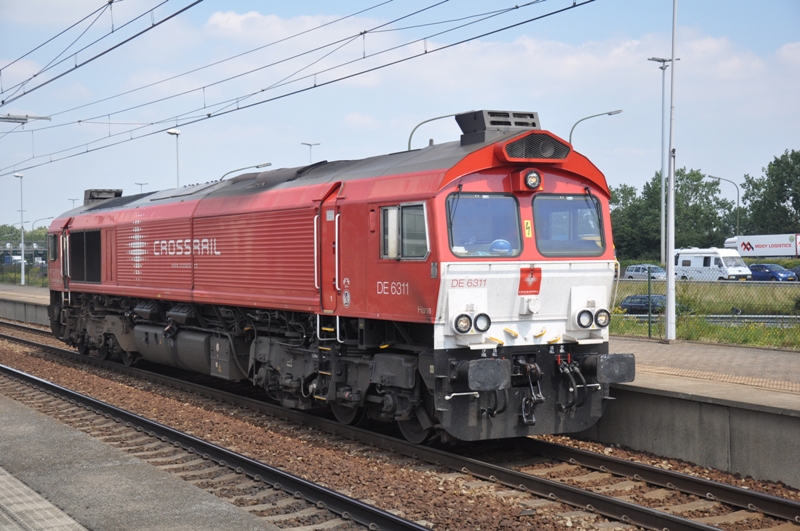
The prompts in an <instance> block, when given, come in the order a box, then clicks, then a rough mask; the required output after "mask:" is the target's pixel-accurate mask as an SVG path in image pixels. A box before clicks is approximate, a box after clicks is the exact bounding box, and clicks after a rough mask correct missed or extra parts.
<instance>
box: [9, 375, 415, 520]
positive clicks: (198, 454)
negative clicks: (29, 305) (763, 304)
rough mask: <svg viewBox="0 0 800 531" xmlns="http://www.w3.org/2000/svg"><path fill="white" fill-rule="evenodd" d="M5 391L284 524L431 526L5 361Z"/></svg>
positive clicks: (238, 504) (92, 434)
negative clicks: (423, 524)
mask: <svg viewBox="0 0 800 531" xmlns="http://www.w3.org/2000/svg"><path fill="white" fill-rule="evenodd" d="M0 374H2V375H4V376H5V377H6V378H0V391H2V392H3V394H5V395H7V396H9V397H11V398H13V399H15V400H17V401H19V402H22V403H24V404H27V405H30V406H32V407H34V408H35V409H37V410H39V411H41V412H43V413H45V414H48V415H50V416H53V417H55V418H57V419H59V420H61V421H62V422H64V423H66V424H68V425H70V426H72V427H73V428H76V429H79V430H81V431H84V432H86V433H88V434H89V435H91V436H93V437H96V438H99V439H102V440H104V441H105V442H106V443H108V444H110V445H112V446H115V447H117V448H119V449H121V450H123V451H125V452H128V453H130V454H132V455H134V456H135V457H138V458H139V459H142V460H145V461H148V462H149V463H150V464H152V465H154V466H156V467H158V468H160V469H161V470H164V471H167V472H170V473H172V474H176V475H178V476H179V477H180V478H181V479H183V480H184V481H187V482H189V483H192V484H194V485H195V486H197V487H199V488H201V489H203V490H206V491H208V492H210V493H212V494H214V495H217V496H220V497H223V498H226V499H228V500H229V501H230V502H231V503H232V504H234V505H236V506H238V507H240V508H242V509H243V510H246V511H248V512H250V513H252V514H254V515H256V516H259V517H261V518H262V519H264V520H265V521H267V522H269V523H271V524H273V525H275V526H276V527H278V528H280V529H287V530H289V529H291V530H297V531H299V530H301V529H302V530H304V531H309V530H311V529H333V528H336V529H339V530H341V531H350V530H360V529H370V530H378V529H380V530H396V531H422V530H424V529H426V528H425V527H422V526H420V525H419V524H416V523H414V522H409V521H407V520H404V519H402V518H399V517H397V516H395V515H393V514H390V513H387V512H385V511H381V510H380V509H377V508H375V507H372V506H371V505H368V504H366V503H363V502H361V501H358V500H354V499H351V498H348V497H347V496H344V495H342V494H339V493H338V492H335V491H333V490H330V489H327V488H325V487H322V486H320V485H318V484H315V483H312V482H310V481H306V480H304V479H301V478H298V477H295V476H292V475H291V474H287V473H286V472H283V471H281V470H279V469H277V468H274V467H270V466H267V465H265V464H263V463H260V462H258V461H254V460H252V459H249V458H247V457H245V456H242V455H239V454H236V453H234V452H231V451H229V450H227V449H225V448H222V447H220V446H217V445H214V444H211V443H209V442H206V441H203V440H201V439H198V438H196V437H193V436H191V435H189V434H187V433H183V432H180V431H177V430H174V429H172V428H169V427H167V426H164V425H161V424H158V423H156V422H153V421H151V420H149V419H146V418H144V417H141V416H138V415H134V414H132V413H130V412H127V411H124V410H122V409H119V408H116V407H114V406H111V405H109V404H106V403H104V402H100V401H98V400H94V399H93V398H90V397H87V396H84V395H81V394H79V393H75V392H73V391H70V390H68V389H65V388H63V387H60V386H57V385H54V384H52V383H50V382H47V381H45V380H41V379H39V378H36V377H34V376H31V375H29V374H25V373H23V372H20V371H16V370H15V369H12V368H10V367H5V366H2V365H0Z"/></svg>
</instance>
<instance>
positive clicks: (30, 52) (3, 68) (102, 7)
mask: <svg viewBox="0 0 800 531" xmlns="http://www.w3.org/2000/svg"><path fill="white" fill-rule="evenodd" d="M112 1H113V0H112ZM108 4H109V3H108V2H106V3H105V4H103V5H102V6H100V7H98V8H97V9H95V10H94V11H92V12H91V13H89V14H88V15H86V16H85V17H83V18H82V19H80V20H79V21H78V22H76V23H74V24H73V25H71V26H70V27H68V28H67V29H65V30H62V31H61V32H59V33H57V34H56V35H54V36H52V37H50V38H49V39H47V40H46V41H44V42H43V43H42V44H40V45H38V46H36V47H35V48H33V49H32V50H30V51H28V52H26V53H24V54H22V55H20V56H19V57H17V58H16V59H14V60H13V61H11V62H10V63H8V64H6V65H5V66H3V67H0V73H2V72H3V70H5V69H6V68H8V67H9V66H11V65H13V64H15V63H17V62H19V61H21V60H22V59H25V58H26V57H28V56H29V55H30V54H32V53H33V52H35V51H36V50H38V49H39V48H41V47H42V46H46V45H47V44H50V43H51V42H52V41H54V40H55V39H57V38H59V37H60V36H62V35H63V34H65V33H66V32H68V31H69V30H71V29H72V28H74V27H75V26H77V25H78V24H80V23H81V22H84V21H85V20H86V19H88V18H89V17H91V16H92V15H94V14H95V13H97V12H98V11H104V10H105V9H106V7H108Z"/></svg>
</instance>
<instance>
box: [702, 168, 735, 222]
mask: <svg viewBox="0 0 800 531" xmlns="http://www.w3.org/2000/svg"><path fill="white" fill-rule="evenodd" d="M706 178H707V179H717V180H720V181H728V182H729V183H731V184H732V185H734V186H735V187H736V236H739V234H740V232H739V185H738V184H736V183H735V182H733V181H731V180H730V179H726V178H725V177H714V176H713V175H706Z"/></svg>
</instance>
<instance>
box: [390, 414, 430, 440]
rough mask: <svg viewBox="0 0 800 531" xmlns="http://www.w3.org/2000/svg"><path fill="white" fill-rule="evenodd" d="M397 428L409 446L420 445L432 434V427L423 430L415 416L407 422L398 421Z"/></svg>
mask: <svg viewBox="0 0 800 531" xmlns="http://www.w3.org/2000/svg"><path fill="white" fill-rule="evenodd" d="M397 426H398V427H399V428H400V433H402V434H403V437H405V439H406V440H407V441H408V442H410V443H411V444H422V443H424V442H425V441H427V440H428V438H429V437H430V436H431V435H432V434H433V427H430V428H427V429H425V428H423V427H422V423H421V422H420V421H419V418H417V416H416V415H415V416H414V417H413V418H410V419H408V420H398V421H397Z"/></svg>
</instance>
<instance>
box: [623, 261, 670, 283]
mask: <svg viewBox="0 0 800 531" xmlns="http://www.w3.org/2000/svg"><path fill="white" fill-rule="evenodd" d="M648 267H649V268H650V278H652V279H654V280H665V279H666V278H667V271H666V270H665V269H664V268H663V267H660V266H657V265H652V264H639V265H630V266H628V267H626V268H625V275H624V276H625V278H632V279H640V280H646V279H647V268H648Z"/></svg>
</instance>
